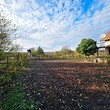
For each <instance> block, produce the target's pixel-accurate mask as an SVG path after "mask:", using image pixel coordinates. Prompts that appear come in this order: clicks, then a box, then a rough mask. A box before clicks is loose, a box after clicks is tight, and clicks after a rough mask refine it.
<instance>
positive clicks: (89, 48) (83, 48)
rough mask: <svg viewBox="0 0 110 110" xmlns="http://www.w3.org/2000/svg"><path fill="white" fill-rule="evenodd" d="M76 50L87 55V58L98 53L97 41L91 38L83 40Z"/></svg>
mask: <svg viewBox="0 0 110 110" xmlns="http://www.w3.org/2000/svg"><path fill="white" fill-rule="evenodd" d="M76 50H77V51H78V52H79V53H81V54H85V56H90V55H93V54H94V53H96V51H97V45H96V41H94V40H93V39H90V38H89V39H82V41H81V43H80V44H79V45H78V47H77V48H76Z"/></svg>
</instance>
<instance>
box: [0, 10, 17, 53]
mask: <svg viewBox="0 0 110 110" xmlns="http://www.w3.org/2000/svg"><path fill="white" fill-rule="evenodd" d="M15 31H16V29H15V26H14V25H13V24H12V22H11V20H9V19H8V17H7V15H6V13H5V12H4V11H3V10H0V51H8V50H9V48H10V44H11V43H12V42H11V38H10V36H11V35H12V34H13V33H15Z"/></svg>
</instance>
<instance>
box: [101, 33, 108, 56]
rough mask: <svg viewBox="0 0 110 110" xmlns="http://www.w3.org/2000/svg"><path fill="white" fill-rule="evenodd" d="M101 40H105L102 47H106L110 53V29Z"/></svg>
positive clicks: (106, 51) (106, 52) (106, 50)
mask: <svg viewBox="0 0 110 110" xmlns="http://www.w3.org/2000/svg"><path fill="white" fill-rule="evenodd" d="M101 41H103V47H102V48H105V54H107V55H110V31H109V32H108V33H107V34H105V35H104V36H103V37H102V38H101Z"/></svg>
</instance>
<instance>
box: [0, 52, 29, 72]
mask: <svg viewBox="0 0 110 110" xmlns="http://www.w3.org/2000/svg"><path fill="white" fill-rule="evenodd" d="M27 61H28V59H27V53H5V56H4V59H3V60H1V61H0V70H2V69H3V70H4V68H5V69H12V70H15V69H17V68H18V67H23V66H25V65H26V63H27Z"/></svg>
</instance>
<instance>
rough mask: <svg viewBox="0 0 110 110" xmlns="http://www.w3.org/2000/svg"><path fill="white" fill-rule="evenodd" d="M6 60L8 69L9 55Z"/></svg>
mask: <svg viewBox="0 0 110 110" xmlns="http://www.w3.org/2000/svg"><path fill="white" fill-rule="evenodd" d="M6 60H7V61H6V63H7V68H8V65H9V59H8V54H7V57H6Z"/></svg>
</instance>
